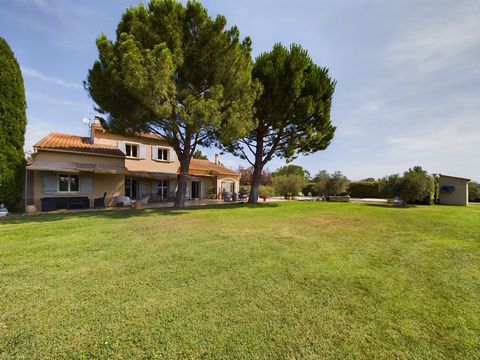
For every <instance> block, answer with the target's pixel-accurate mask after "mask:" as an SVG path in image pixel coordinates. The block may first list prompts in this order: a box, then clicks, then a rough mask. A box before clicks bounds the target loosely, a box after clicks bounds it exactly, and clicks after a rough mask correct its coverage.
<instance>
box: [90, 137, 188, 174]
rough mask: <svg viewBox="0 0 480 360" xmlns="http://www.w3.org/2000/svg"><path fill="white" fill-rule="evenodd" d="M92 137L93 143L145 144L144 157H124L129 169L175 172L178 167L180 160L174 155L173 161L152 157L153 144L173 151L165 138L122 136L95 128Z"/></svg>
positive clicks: (113, 144) (115, 144)
mask: <svg viewBox="0 0 480 360" xmlns="http://www.w3.org/2000/svg"><path fill="white" fill-rule="evenodd" d="M92 137H93V141H94V143H96V144H105V145H111V146H118V142H119V141H125V142H127V143H132V144H136V145H145V146H146V152H145V159H133V158H126V159H125V167H126V168H127V169H128V170H130V171H150V172H164V173H170V174H176V173H177V171H178V168H179V167H180V162H179V161H178V160H177V158H176V156H175V159H174V161H173V162H170V161H162V160H154V159H153V158H152V147H154V146H160V147H165V148H168V149H169V150H170V151H173V152H174V150H173V148H172V147H171V146H170V145H169V144H168V143H167V142H166V141H165V140H162V139H160V138H159V139H152V138H149V137H142V138H139V137H123V136H120V135H117V134H112V133H108V132H103V130H100V129H95V128H93V129H92Z"/></svg>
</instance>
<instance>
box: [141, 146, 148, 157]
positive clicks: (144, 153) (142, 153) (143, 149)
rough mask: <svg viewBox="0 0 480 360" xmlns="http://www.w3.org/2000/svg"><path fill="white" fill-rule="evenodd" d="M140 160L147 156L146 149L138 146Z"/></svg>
mask: <svg viewBox="0 0 480 360" xmlns="http://www.w3.org/2000/svg"><path fill="white" fill-rule="evenodd" d="M139 148H140V156H139V157H140V159H145V158H146V156H147V147H146V146H145V145H140V146H139Z"/></svg>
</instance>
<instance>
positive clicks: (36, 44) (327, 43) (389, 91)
mask: <svg viewBox="0 0 480 360" xmlns="http://www.w3.org/2000/svg"><path fill="white" fill-rule="evenodd" d="M137 3H138V1H128V0H102V1H97V0H83V1H69V0H0V36H1V37H4V38H5V39H6V40H7V42H8V43H9V44H10V46H11V48H12V50H13V51H14V53H15V56H16V58H17V60H18V62H19V64H20V66H21V69H22V72H23V76H24V81H25V89H26V95H27V106H28V108H27V119H28V125H27V134H26V145H25V149H26V150H27V151H28V150H31V149H32V146H33V144H35V143H36V142H37V141H39V140H40V139H41V138H42V137H43V136H45V135H47V134H48V133H50V132H61V133H66V134H76V135H84V136H86V135H87V134H88V128H87V126H86V125H84V124H83V122H82V119H83V118H85V117H89V118H92V117H93V116H94V115H95V112H94V107H93V104H94V103H93V100H92V99H90V98H89V96H88V93H87V92H86V91H85V90H84V89H83V86H82V82H83V80H85V79H86V77H87V72H88V69H89V68H90V67H91V66H92V65H93V63H94V61H95V59H96V58H97V56H98V52H97V49H96V45H95V39H96V37H97V36H99V35H100V33H102V32H103V33H105V34H106V35H107V36H108V37H109V38H111V39H113V38H114V34H115V29H116V26H117V24H118V21H119V19H120V17H121V14H122V13H123V11H124V10H125V9H126V8H127V7H129V6H131V5H135V4H137ZM202 3H203V5H204V6H205V7H206V8H207V9H208V11H209V13H210V14H211V15H212V16H215V15H216V14H223V15H225V16H226V18H227V21H228V26H232V25H237V26H238V27H239V29H240V32H241V35H242V36H250V37H251V38H252V41H253V54H252V55H253V56H254V57H255V56H257V55H259V54H260V53H262V52H265V51H269V50H270V49H271V48H272V46H273V45H274V44H275V43H277V42H281V43H282V44H284V45H287V46H288V45H289V44H291V43H299V44H301V45H302V46H303V47H304V48H305V49H307V50H308V52H309V54H310V56H311V57H312V59H313V61H314V62H315V63H316V64H318V65H320V66H325V67H327V68H328V69H329V71H330V75H331V76H332V77H333V78H334V79H335V80H336V81H337V86H336V91H335V94H334V98H333V107H332V112H331V118H332V122H333V124H334V125H335V126H336V127H337V130H336V133H335V137H334V139H333V140H332V142H331V144H330V146H329V147H328V148H327V149H326V150H324V151H320V152H317V153H314V154H311V155H309V156H300V157H298V158H297V159H296V160H295V161H294V162H293V163H294V164H299V165H302V166H304V167H305V168H306V169H308V170H309V171H310V173H311V174H315V173H317V172H318V171H319V170H322V169H326V170H327V171H330V172H332V171H336V170H339V171H341V172H342V173H344V174H345V175H347V176H348V177H349V178H350V179H353V180H359V179H362V178H367V177H375V178H378V177H383V176H385V175H387V174H393V173H401V172H403V171H405V170H406V169H408V168H410V167H413V166H415V165H421V166H423V167H424V168H425V169H426V170H428V171H429V172H431V173H442V174H448V175H454V176H461V177H468V178H471V179H473V180H477V181H479V180H480V166H479V159H480V146H479V145H480V110H479V105H480V21H479V19H480V1H478V0H472V1H467V0H465V1H463V0H455V1H451V0H448V1H444V0H422V1H418V0H397V1H394V0H368V1H367V0H336V1H334V0H330V1H321V0H296V1H293V0H290V1H285V0H275V1H274V0H242V1H237V0H209V1H206V0H205V1H203V2H202ZM0 71H1V70H0ZM204 152H205V153H206V154H207V155H209V156H210V158H213V155H214V154H215V153H216V152H218V150H216V149H213V148H212V149H204ZM222 162H223V163H224V164H225V165H227V166H229V167H232V168H237V167H238V166H239V165H247V164H246V163H245V162H243V161H242V160H240V159H239V158H235V157H233V156H231V155H228V154H224V155H222ZM282 165H285V161H284V160H283V159H274V160H272V161H271V162H270V163H269V164H268V165H267V166H268V168H269V169H270V170H275V169H276V168H278V167H279V166H282Z"/></svg>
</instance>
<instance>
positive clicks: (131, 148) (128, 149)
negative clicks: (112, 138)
mask: <svg viewBox="0 0 480 360" xmlns="http://www.w3.org/2000/svg"><path fill="white" fill-rule="evenodd" d="M125 155H126V156H128V157H135V158H136V157H138V145H132V144H125Z"/></svg>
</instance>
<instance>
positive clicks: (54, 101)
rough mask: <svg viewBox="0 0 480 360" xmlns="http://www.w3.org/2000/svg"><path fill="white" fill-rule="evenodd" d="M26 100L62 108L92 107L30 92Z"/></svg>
mask: <svg viewBox="0 0 480 360" xmlns="http://www.w3.org/2000/svg"><path fill="white" fill-rule="evenodd" d="M27 100H39V101H41V102H42V103H50V104H56V105H63V106H77V107H82V108H91V107H92V106H91V105H89V104H87V103H84V102H79V101H71V100H65V99H60V98H54V97H51V96H46V95H41V94H36V93H33V92H31V91H27Z"/></svg>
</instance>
